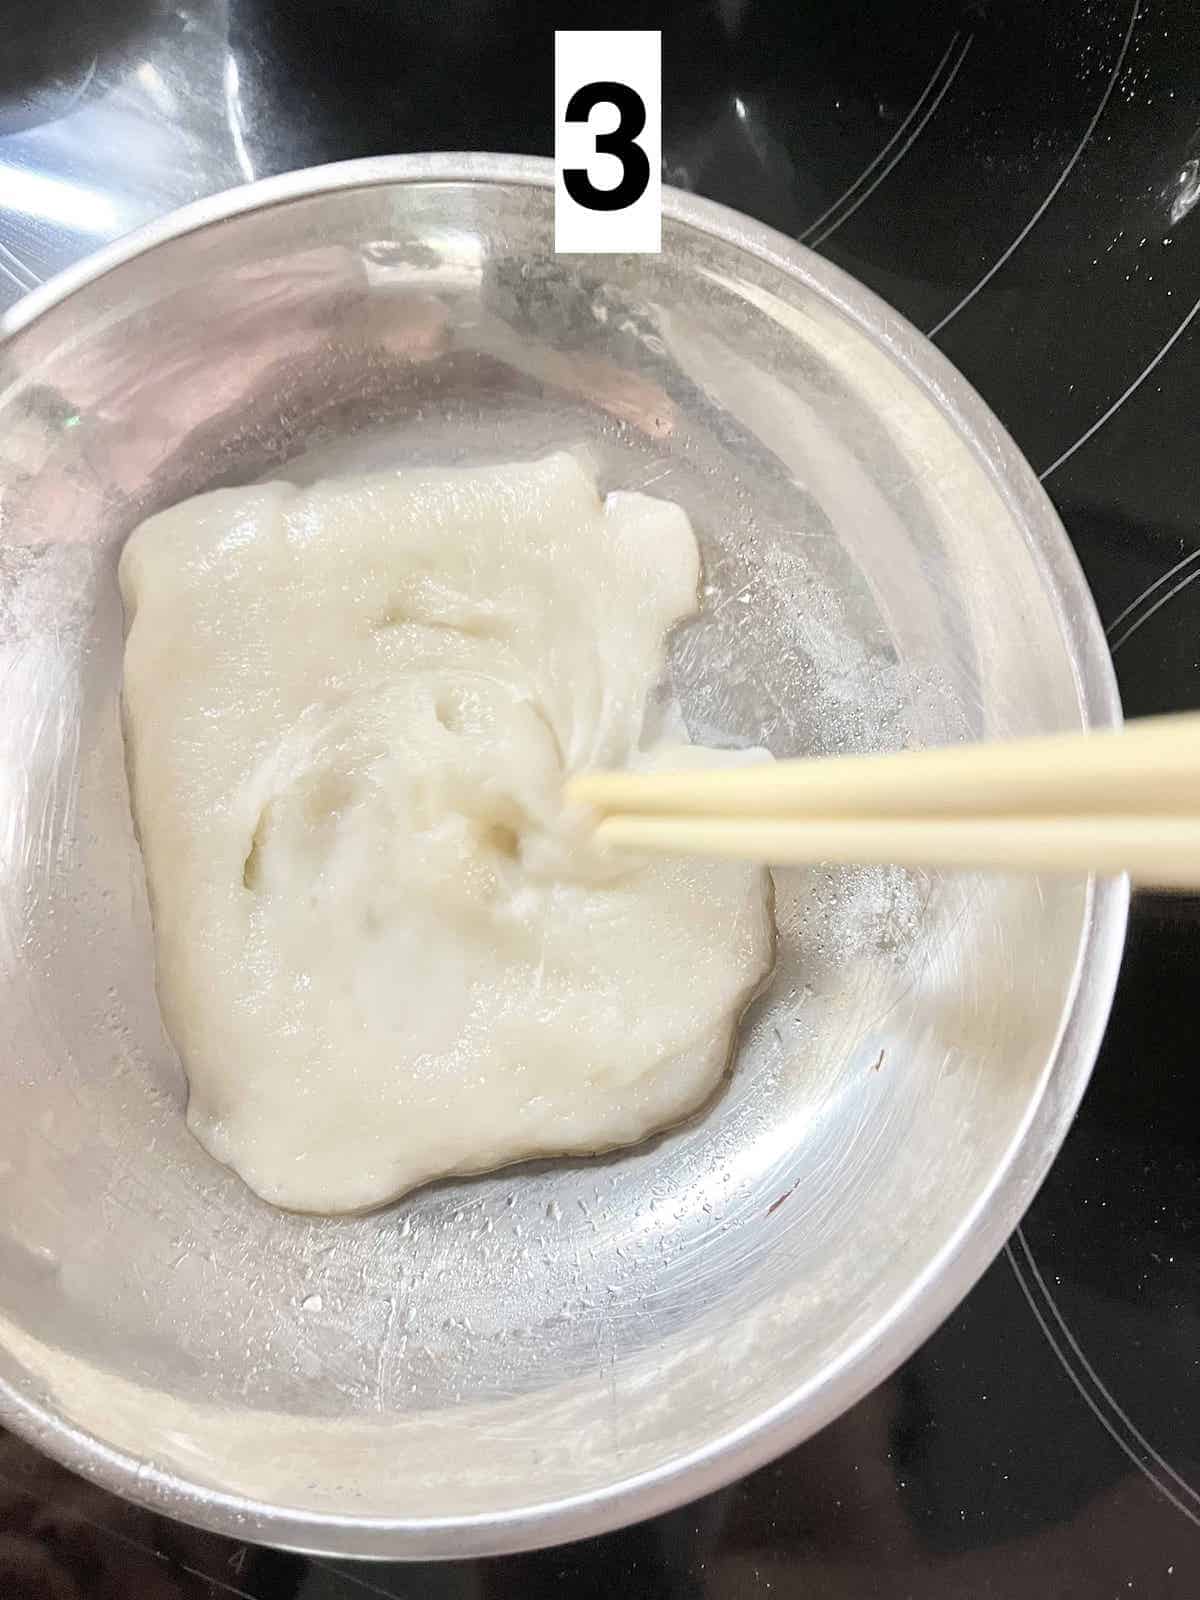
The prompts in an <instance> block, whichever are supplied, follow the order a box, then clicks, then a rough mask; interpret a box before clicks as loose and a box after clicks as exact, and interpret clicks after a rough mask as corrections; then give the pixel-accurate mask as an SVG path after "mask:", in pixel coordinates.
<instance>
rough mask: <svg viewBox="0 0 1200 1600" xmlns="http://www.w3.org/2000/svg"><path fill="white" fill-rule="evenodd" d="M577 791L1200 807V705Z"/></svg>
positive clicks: (826, 804)
mask: <svg viewBox="0 0 1200 1600" xmlns="http://www.w3.org/2000/svg"><path fill="white" fill-rule="evenodd" d="M566 798H567V799H568V800H569V801H570V802H572V803H573V804H576V805H586V806H592V807H594V808H595V809H596V810H598V811H637V812H640V813H644V814H650V813H657V812H669V813H671V814H672V815H680V816H683V815H691V816H722V815H723V816H731V815H737V816H741V817H750V816H759V817H763V816H790V817H799V816H825V817H828V816H841V817H852V816H871V817H879V816H927V817H934V816H951V817H953V816H958V817H965V816H996V815H999V814H1002V813H1003V814H1009V813H1013V812H1032V813H1036V814H1038V815H1041V816H1051V815H1055V816H1058V815H1073V814H1075V813H1078V812H1088V813H1092V814H1104V813H1111V812H1133V811H1136V812H1139V813H1145V812H1176V813H1182V814H1186V815H1196V814H1200V712H1195V711H1189V712H1183V713H1180V714H1179V715H1175V716H1168V717H1145V718H1143V719H1142V720H1141V721H1139V722H1131V723H1128V724H1127V725H1126V726H1125V727H1124V728H1115V729H1107V728H1106V729H1104V730H1103V731H1100V732H1094V733H1065V734H1049V735H1046V736H1044V737H1041V738H1036V739H1012V740H1004V741H996V742H994V743H985V744H959V745H950V746H947V747H942V748H938V749H935V750H906V751H901V752H900V753H899V754H897V755H883V756H818V757H815V758H806V759H803V760H798V761H771V762H761V763H759V762H755V763H753V764H749V765H746V766H739V767H722V768H717V769H716V770H714V771H704V770H695V769H693V770H691V771H686V772H586V773H583V774H581V775H580V776H579V777H577V778H574V779H572V780H571V781H570V782H569V783H568V785H567V789H566Z"/></svg>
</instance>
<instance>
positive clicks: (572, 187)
mask: <svg viewBox="0 0 1200 1600" xmlns="http://www.w3.org/2000/svg"><path fill="white" fill-rule="evenodd" d="M602 105H614V106H616V108H617V111H618V112H619V113H620V117H621V120H620V122H618V123H617V125H616V127H615V128H614V129H613V131H612V132H611V133H598V134H597V135H596V150H597V152H598V153H599V154H600V155H602V156H616V158H617V160H618V161H619V162H620V163H621V181H620V183H618V184H617V185H616V187H615V188H613V189H597V187H596V185H595V184H594V183H593V182H592V180H591V179H590V178H589V177H588V175H587V168H586V167H566V168H565V169H564V170H563V184H564V185H565V187H566V191H567V193H568V194H569V195H570V196H571V199H572V200H574V202H575V204H576V205H580V206H586V207H587V209H588V210H589V211H623V210H624V209H625V207H626V206H631V205H633V203H634V201H635V200H640V199H641V197H642V196H643V195H644V194H645V192H646V185H647V184H648V183H649V182H650V162H649V160H648V158H647V156H646V152H645V151H644V150H643V149H642V147H641V145H640V144H636V143H635V142H634V141H635V140H636V139H637V136H638V134H639V133H641V131H642V129H643V128H644V127H645V126H646V105H645V102H644V101H643V99H642V97H641V95H640V94H638V93H637V91H636V90H634V89H631V88H630V87H629V85H628V84H627V83H608V82H600V83H585V84H584V85H583V87H582V88H581V89H576V91H575V93H574V94H573V95H572V96H571V98H570V99H569V100H568V101H567V110H566V117H565V119H564V120H565V121H567V122H586V121H587V120H588V118H589V117H590V116H591V114H592V112H593V111H594V110H595V108H596V107H597V106H602Z"/></svg>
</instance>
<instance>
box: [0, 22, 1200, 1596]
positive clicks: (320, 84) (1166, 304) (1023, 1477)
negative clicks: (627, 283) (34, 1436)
mask: <svg viewBox="0 0 1200 1600" xmlns="http://www.w3.org/2000/svg"><path fill="white" fill-rule="evenodd" d="M82 9H83V10H85V11H86V13H87V15H86V16H85V17H84V18H82V19H81V18H80V17H79V16H78V15H77V14H76V12H75V11H74V10H72V9H71V8H70V7H68V6H66V5H65V4H64V3H62V0H42V3H40V4H37V5H35V4H33V3H31V0H16V3H15V5H14V3H13V0H10V4H9V6H8V8H7V13H8V14H7V16H6V28H5V33H6V38H5V48H4V52H3V53H0V304H2V303H3V302H4V300H5V299H6V298H7V299H10V300H11V299H12V298H13V297H15V295H16V294H17V293H19V292H20V291H21V290H23V289H27V288H30V287H33V286H34V284H36V282H38V281H39V280H40V279H41V278H43V277H45V276H46V275H47V274H48V273H49V272H50V271H52V270H54V269H55V268H57V267H59V266H61V265H64V264H65V262H66V261H67V260H68V259H71V258H73V257H74V256H76V255H78V254H80V253H81V252H82V251H83V250H84V249H86V248H89V247H91V246H92V245H94V244H96V243H99V242H101V241H102V240H103V239H105V238H107V237H110V236H112V235H113V234H115V233H117V232H120V231H123V229H124V228H125V227H127V226H131V225H133V224H134V223H136V222H138V221H141V220H144V219H145V218H146V217H147V216H149V215H152V214H154V213H155V212H157V211H161V210H164V209H166V208H167V207H168V206H170V205H173V204H176V203H179V202H180V201H182V200H186V199H189V198H192V197H193V196H194V195H195V194H198V193H202V192H205V191H207V190H210V189H214V188H218V187H223V186H225V185H227V184H229V183H231V182H235V181H240V180H241V179H244V178H246V177H252V176H262V175H264V174H265V173H268V172H273V171H279V170H283V169H285V168H288V167H294V166H301V165H306V164H310V163H313V162H318V161H327V160H334V159H339V158H342V157H348V156H355V155H365V154H378V153H385V152H393V151H406V150H418V149H456V148H458V149H462V148H481V149H483V148H487V149H507V150H514V151H521V152H530V153H542V154H549V153H550V126H549V93H550V89H549V86H550V81H551V67H550V63H551V59H552V31H553V29H554V27H555V26H568V27H594V26H601V27H618V26H621V27H637V26H643V27H661V28H662V29H663V33H664V40H663V60H664V79H665V119H664V138H663V150H664V171H665V175H666V177H667V179H668V180H669V181H671V182H673V183H675V184H677V185H681V186H683V187H685V188H691V189H695V190H697V191H699V192H701V193H703V194H706V195H709V196H711V197H713V198H715V199H718V200H722V201H725V202H726V203H729V204H732V205H735V206H737V207H739V208H740V209H742V210H745V211H747V212H750V213H752V214H753V215H755V216H758V217H760V218H762V219H763V220H764V221H767V222H769V223H772V224H773V225H774V226H776V227H778V228H781V229H783V230H785V231H786V232H788V233H791V234H793V235H795V236H797V237H799V238H801V239H803V240H805V242H807V243H809V244H810V245H812V246H813V247H814V248H816V249H819V250H820V251H821V252H822V253H823V254H826V255H828V256H830V257H831V258H832V259H834V260H835V261H837V262H838V263H839V264H840V265H841V266H843V267H845V268H847V269H848V270H849V271H850V272H852V273H853V274H854V275H855V276H857V277H858V278H860V279H862V280H863V281H864V282H866V283H867V284H869V285H870V286H871V287H872V288H873V289H875V290H877V291H878V292H879V293H880V294H882V295H883V296H884V297H885V298H886V299H887V300H889V301H891V303H892V304H893V305H895V306H896V307H897V308H898V309H899V310H900V311H901V312H903V313H904V314H905V315H906V316H908V317H909V318H910V319H912V321H914V322H915V323H916V324H917V326H918V327H920V328H922V329H924V330H926V331H927V332H929V333H930V334H931V335H932V336H933V337H934V339H935V340H936V342H937V343H938V344H939V345H940V346H941V347H942V348H943V349H944V350H945V351H946V353H947V354H948V355H949V356H950V357H951V358H952V359H953V360H954V361H955V362H956V363H957V364H958V366H959V367H960V368H961V369H962V370H963V372H964V373H965V374H966V375H967V377H968V378H970V379H971V381H972V382H974V383H975V384H976V386H977V387H978V388H979V389H980V391H981V392H982V393H983V395H984V397H985V398H986V399H987V400H988V401H989V402H990V404H991V405H992V406H993V408H994V409H995V410H996V411H997V413H998V414H999V416H1000V417H1001V419H1002V420H1003V421H1004V422H1005V424H1006V425H1007V426H1008V427H1009V429H1010V430H1011V431H1012V433H1013V435H1014V436H1015V438H1016V439H1017V442H1018V443H1019V444H1020V445H1021V447H1022V448H1023V449H1024V451H1025V452H1026V454H1027V455H1028V457H1029V459H1030V461H1031V462H1032V463H1033V465H1034V467H1035V469H1036V470H1037V471H1038V472H1039V473H1040V474H1041V476H1042V478H1043V481H1044V482H1045V483H1046V485H1047V488H1048V490H1049V492H1050V493H1051V495H1052V497H1053V498H1054V500H1055V502H1056V504H1057V506H1058V508H1059V511H1060V513H1061V515H1062V517H1063V520H1064V522H1065V524H1066V526H1067V529H1068V532H1069V533H1070V535H1071V537H1072V539H1073V541H1074V543H1075V546H1076V549H1077V550H1078V552H1079V555H1080V557H1081V559H1082V561H1083V564H1084V566H1085V569H1086V571H1087V574H1088V577H1089V579H1090V581H1091V583H1092V586H1093V590H1094V592H1095V595H1096V599H1097V603H1098V605H1099V609H1100V612H1101V616H1102V617H1103V619H1104V621H1105V623H1106V625H1107V626H1108V628H1109V637H1110V642H1111V645H1112V648H1113V651H1114V655H1115V659H1116V663H1117V668H1118V672H1119V675H1120V680H1121V688H1122V693H1123V695H1124V699H1125V705H1126V709H1127V711H1128V712H1129V713H1130V714H1141V713H1146V712H1152V711H1162V710H1168V709H1185V708H1195V707H1197V706H1200V582H1194V581H1193V580H1196V579H1200V518H1198V511H1197V508H1198V507H1200V451H1198V450H1197V446H1196V420H1195V419H1196V417H1197V415H1198V414H1200V362H1198V360H1197V355H1198V352H1200V322H1198V321H1197V313H1198V312H1200V217H1195V216H1193V215H1192V214H1191V213H1192V211H1193V209H1194V208H1195V207H1196V205H1197V202H1198V201H1200V10H1198V8H1197V7H1196V6H1195V4H1194V0H1111V3H1110V0H1093V3H1086V0H1079V3H1069V0H1054V3H1045V4H1039V3H1033V0H1011V3H1000V0H967V3H965V4H955V3H951V0H934V3H931V4H928V5H926V6H924V7H922V8H920V9H916V8H913V7H911V6H906V5H901V4H887V3H884V0H858V3H857V4H855V5H853V6H847V7H837V8H834V7H830V6H828V5H827V4H821V3H816V0H708V3H702V0H698V3H694V4H693V3H686V0H668V3H663V4H659V5H654V4H651V3H650V0H645V3H638V0H612V3H609V4H606V5H603V6H600V5H596V4H591V3H588V0H575V3H573V4H571V5H555V4H552V3H548V0H539V3H533V0H447V3H445V4H443V5H442V6H439V7H437V8H419V7H415V6H411V7H409V6H399V5H387V4H383V3H379V4H370V3H367V0H352V3H343V4H339V5H334V4H314V5H312V6H310V7H298V6H293V5H292V4H290V3H287V0H231V3H230V4H228V5H225V4H223V3H220V4H218V3H217V0H201V3H198V4H194V5H183V6H173V7H169V6H166V5H163V4H158V3H155V0H145V3H139V0H119V3H113V4H111V5H109V6H107V7H104V8H82ZM52 25H53V26H52ZM14 40H15V44H14V43H13V41H14ZM231 63H232V66H231V65H230V64H231ZM184 66H186V68H187V77H188V83H189V84H190V86H191V90H192V93H191V95H190V97H187V96H185V97H183V98H182V99H181V98H180V94H179V83H178V82H177V81H173V79H172V73H173V72H176V73H177V74H182V71H183V67H184ZM447 84H452V85H453V86H454V92H453V93H448V92H447V91H446V86H447ZM148 129H149V130H150V131H149V132H148V131H147V130H148ZM135 133H136V135H137V140H136V141H135V139H134V134H135ZM47 182H49V183H50V184H51V188H50V189H47V188H46V183H47ZM55 183H58V184H60V185H61V184H64V183H68V184H72V185H74V186H75V188H76V191H77V192H76V196H75V201H74V202H73V205H74V210H73V212H72V216H71V222H70V225H69V226H67V225H65V223H64V213H63V211H62V208H61V205H59V209H58V211H57V212H56V210H55V206H56V204H58V202H56V199H55V194H56V191H55V190H54V188H53V185H54V184H55ZM31 184H32V187H31ZM81 193H82V194H83V195H84V197H85V198H87V197H90V201H89V204H90V209H88V208H87V207H85V208H84V210H83V211H82V212H81V211H80V210H79V209H78V204H77V202H78V198H79V194H81ZM60 198H61V197H60ZM1197 982H1200V900H1197V899H1175V900H1170V899H1167V898H1165V897H1155V896H1149V895H1144V896H1139V897H1136V898H1135V902H1134V908H1133V915H1132V921H1131V928H1130V935H1129V944H1128V951H1127V955H1126V959H1125V964H1124V970H1123V974H1122V978H1121V983H1120V988H1119V991H1118V995H1117V1000H1116V1005H1115V1009H1114V1013H1113V1018H1112V1023H1111V1025H1110V1027H1109V1030H1108V1037H1107V1040H1106V1043H1105V1046H1104V1050H1103V1052H1102V1055H1101V1058H1100V1061H1099V1064H1098V1066H1097V1069H1096V1073H1095V1077H1094V1079H1093V1083H1092V1087H1091V1089H1090V1091H1089V1093H1088V1095H1087V1098H1086V1100H1085V1102H1084V1106H1083V1109H1082V1111H1081V1113H1080V1115H1079V1118H1078V1120H1077V1122H1076V1125H1075V1127H1074V1129H1073V1130H1072V1132H1071V1134H1070V1136H1069V1138H1068V1140H1067V1143H1066V1146H1065V1148H1064V1150H1063V1152H1062V1154H1061V1156H1060V1158H1059V1160H1058V1162H1057V1163H1056V1165H1055V1167H1054V1169H1053V1171H1052V1173H1051V1175H1050V1178H1049V1179H1048V1181H1047V1182H1046V1184H1045V1186H1044V1188H1043V1190H1042V1192H1041V1194H1040V1195H1039V1196H1038V1198H1037V1200H1036V1202H1035V1203H1034V1205H1033V1208H1032V1210H1031V1211H1030V1213H1029V1215H1028V1216H1027V1218H1026V1220H1025V1222H1024V1224H1023V1226H1022V1228H1021V1229H1020V1230H1019V1231H1018V1233H1017V1234H1016V1235H1015V1236H1014V1237H1013V1239H1012V1241H1011V1242H1010V1244H1009V1246H1008V1248H1007V1250H1006V1251H1005V1252H1004V1254H1003V1255H1002V1256H1001V1257H1000V1258H999V1259H998V1260H997V1262H996V1263H995V1265H994V1266H993V1267H992V1269H991V1270H990V1271H989V1272H988V1274H987V1275H986V1276H985V1278H984V1279H983V1281H982V1282H981V1283H980V1285H979V1286H978V1287H977V1288H976V1290H975V1291H974V1292H973V1293H972V1295H971V1296H970V1297H969V1298H968V1300H967V1301H966V1302H965V1303H964V1304H963V1306H961V1307H960V1308H959V1310H958V1311H957V1312H956V1313H955V1314H954V1315H953V1316H952V1317H950V1318H949V1320H948V1321H947V1322H946V1323H945V1325H944V1326H943V1327H942V1329H941V1330H940V1331H939V1332H938V1333H937V1334H936V1335H935V1336H934V1337H933V1338H932V1339H931V1340H930V1341H929V1342H928V1343H927V1344H926V1345H925V1347H924V1348H923V1349H922V1350H921V1351H919V1352H918V1354H917V1355H916V1356H914V1357H913V1358H912V1360H910V1361H909V1362H908V1364H907V1365H906V1366H905V1367H904V1368H903V1369H902V1370H901V1371H900V1372H899V1373H897V1374H896V1375H895V1376H894V1377H893V1378H892V1379H891V1380H890V1381H889V1382H888V1383H886V1384H885V1385H883V1386H882V1387H881V1388H880V1389H879V1390H877V1391H876V1392H875V1393H874V1394H873V1395H871V1396H870V1397H869V1398H868V1399H867V1400H865V1401H864V1402H863V1403H862V1404H861V1405H859V1406H858V1407H857V1408H856V1409H855V1410H853V1411H852V1412H850V1413H849V1414H848V1415H846V1416H844V1417H843V1418H842V1419H841V1420H840V1421H839V1422H837V1423H835V1424H834V1425H833V1426H832V1427H830V1428H828V1429H826V1430H825V1432H824V1433H822V1434H820V1435H819V1436H818V1437H817V1438H816V1439H813V1440H811V1441H809V1442H808V1443H807V1444H805V1445H803V1446H801V1447H800V1448H799V1449H797V1450H794V1451H792V1452H791V1454H790V1455H788V1456H785V1457H784V1458H783V1459H782V1460H780V1461H778V1462H777V1463H775V1464H774V1465H773V1466H770V1467H767V1468H764V1469H763V1470H762V1471H760V1472H758V1473H755V1474H754V1475H753V1476H752V1477H750V1478H747V1479H745V1480H744V1481H743V1482H741V1483H739V1484H736V1485H734V1486H733V1487H731V1488H729V1489H727V1490H724V1491H722V1492H721V1493H720V1494H717V1495H714V1496H712V1497H711V1498H709V1499H707V1500H704V1501H701V1502H699V1503H697V1504H695V1505H693V1506H689V1507H686V1508H684V1509H682V1510H680V1511H678V1512H675V1513H672V1514H671V1515H669V1516H666V1517H662V1518H659V1519H658V1520H656V1521H654V1522H651V1523H647V1524H643V1525H642V1526H639V1527H635V1528H632V1529H628V1530H626V1531H624V1532H621V1533H616V1534H612V1535H609V1536H606V1537H604V1538H601V1539H598V1540H594V1541H589V1542H587V1543H584V1544H579V1545H573V1546H568V1547H565V1548H562V1549H557V1550H551V1551H547V1552H544V1553H541V1554H535V1555H528V1556H519V1557H510V1558H505V1559H502V1560H496V1561H474V1562H469V1563H467V1562H464V1563H450V1564H447V1565H442V1566H432V1565H424V1566H423V1565H415V1566H401V1565H396V1566H370V1567H356V1566H354V1565H353V1564H350V1563H332V1562H322V1561H308V1560H305V1559H303V1558H300V1557H294V1556H289V1555H283V1554H279V1553H277V1552H271V1551H263V1550H257V1549H253V1548H249V1547H246V1546H241V1545H237V1544H233V1543H231V1542H229V1541H227V1540H224V1539H221V1538H218V1537H216V1536H213V1535H209V1534H203V1533H199V1532H195V1531H193V1530H190V1529H186V1528H182V1527H180V1526H178V1525H175V1524H171V1523H167V1522H165V1521H163V1520H162V1519H160V1518H156V1517H154V1516H152V1515H151V1514H149V1513H147V1512H143V1511H140V1510H137V1509H135V1508H133V1507H131V1506H127V1505H125V1504H123V1503H122V1502H119V1501H117V1500H114V1499H113V1498H112V1497H111V1496H108V1495H106V1494H105V1493H104V1492H103V1491H100V1490H97V1489H95V1488H93V1487H91V1486H89V1485H86V1484H84V1483H82V1482H81V1481H79V1480H77V1479H75V1478H73V1477H71V1476H70V1475H69V1474H68V1473H66V1472H64V1471H62V1470H61V1469H60V1468H58V1467H56V1466H54V1465H53V1464H51V1463H49V1462H48V1461H46V1460H44V1459H43V1458H42V1457H40V1456H38V1455H37V1454H36V1452H34V1451H33V1450H32V1449H30V1448H29V1447H27V1446H25V1445H24V1444H22V1443H20V1442H19V1441H17V1440H15V1439H12V1438H2V1437H0V1596H3V1600H109V1597H113V1600H116V1597H119V1600H126V1597H134V1596H136V1597H138V1600H159V1597H167V1596H170V1597H180V1596H205V1597H211V1600H216V1597H218V1596H223V1595H229V1594H235V1595H246V1596H251V1597H254V1600H283V1597H289V1600H292V1597H297V1600H334V1597H336V1600H350V1597H353V1596H356V1595H366V1594H379V1595H387V1596H397V1597H399V1596H404V1597H408V1596H420V1597H433V1600H436V1597H453V1600H467V1597H471V1600H475V1597H479V1600H483V1597H500V1596H514V1597H515V1596H520V1597H522V1600H536V1597H538V1596H541V1595H551V1594H554V1595H557V1594H559V1593H560V1592H566V1593H570V1594H572V1595H573V1596H577V1597H580V1600H582V1597H587V1596H592V1595H595V1596H606V1597H607V1596H611V1595H614V1594H619V1595H622V1596H625V1597H628V1600H634V1597H637V1596H656V1597H664V1600H674V1597H684V1596H686V1597H689V1600H690V1597H697V1600H698V1597H701V1596H703V1597H706V1600H707V1597H724V1596H730V1597H734V1596H737V1597H738V1600H741V1597H743V1596H747V1597H748V1596H753V1595H758V1594H763V1595H766V1594H777V1595H779V1596H781V1597H799V1596H804V1597H806V1600H807V1597H829V1600H866V1597H868V1596H884V1597H887V1600H901V1597H904V1596H915V1597H922V1600H924V1597H931V1600H937V1597H942V1596H947V1597H949V1596H954V1597H959V1596H969V1597H972V1600H1018V1597H1019V1600H1028V1597H1030V1596H1035V1597H1041V1596H1052V1597H1063V1600H1067V1597H1070V1600H1075V1597H1078V1600H1102V1597H1104V1600H1107V1597H1114V1600H1115V1597H1117V1596H1121V1597H1124V1596H1126V1595H1136V1596H1141V1597H1143V1600H1157V1597H1164V1600H1165V1597H1168V1596H1170V1597H1190V1596H1194V1595H1197V1594H1200V1089H1198V1088H1197V1073H1196V1069H1195V1054H1196V1052H1195V1046H1194V1044H1193V1037H1194V1034H1193V1012H1192V1003H1193V1001H1194V999H1195V995H1196V990H1195V989H1194V988H1193V985H1194V984H1197Z"/></svg>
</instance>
